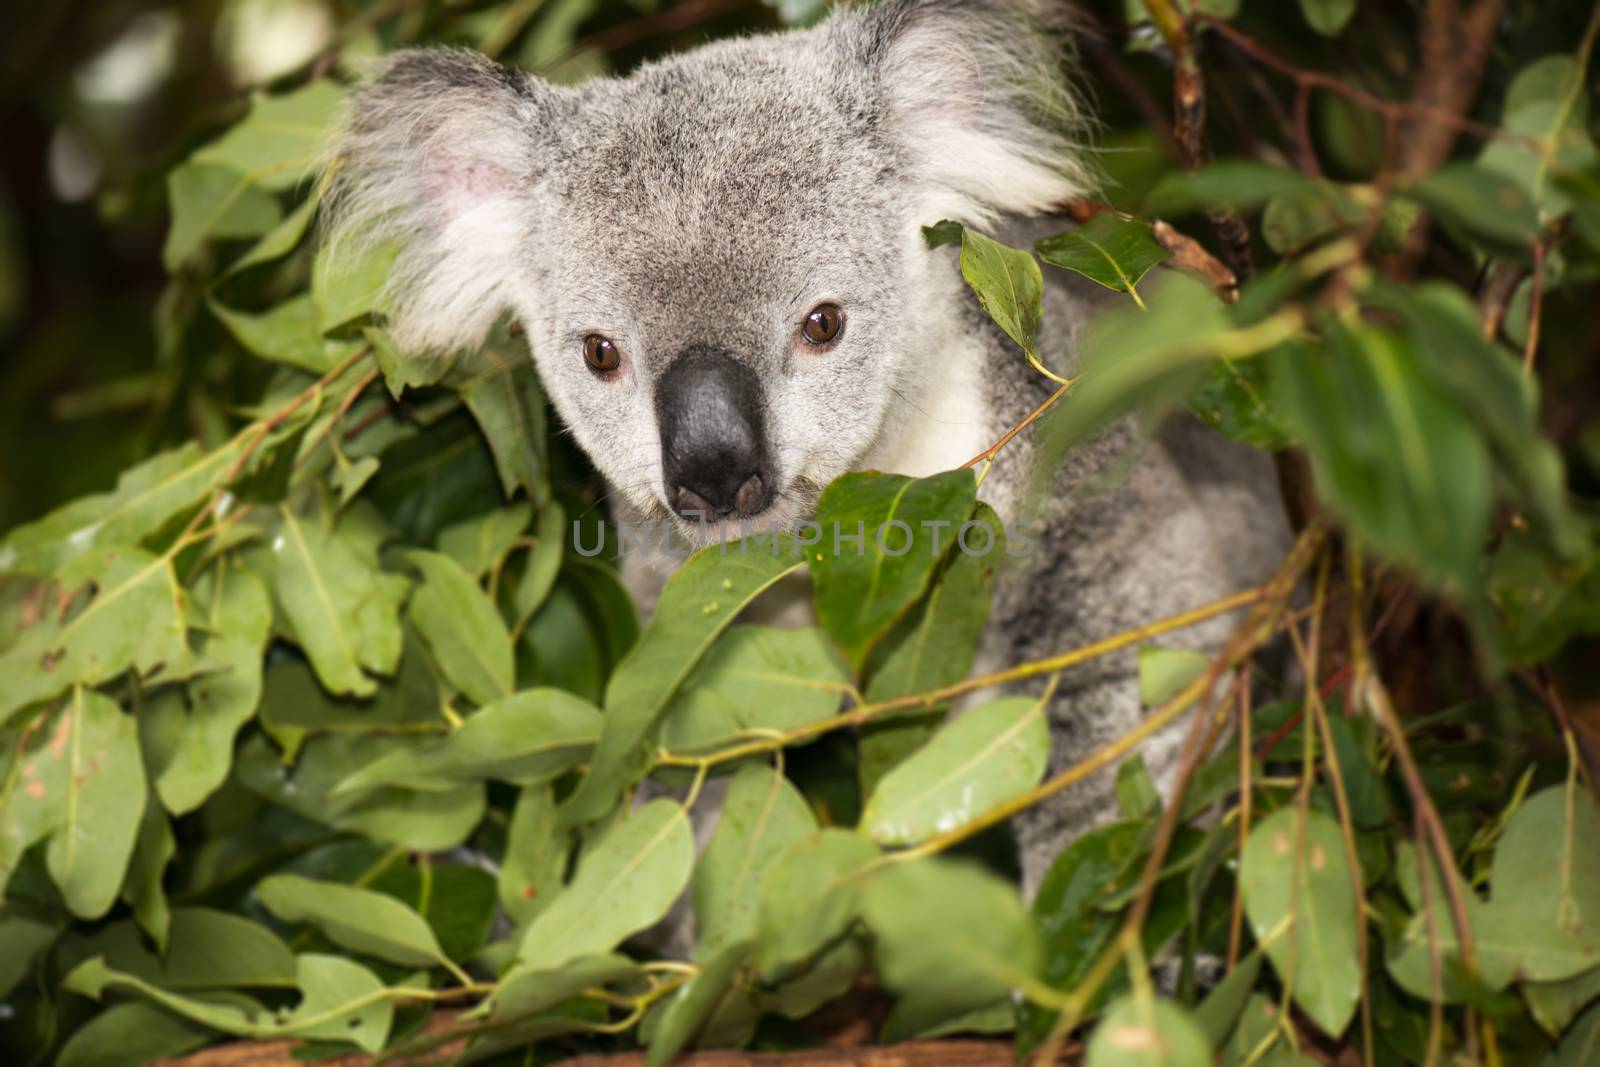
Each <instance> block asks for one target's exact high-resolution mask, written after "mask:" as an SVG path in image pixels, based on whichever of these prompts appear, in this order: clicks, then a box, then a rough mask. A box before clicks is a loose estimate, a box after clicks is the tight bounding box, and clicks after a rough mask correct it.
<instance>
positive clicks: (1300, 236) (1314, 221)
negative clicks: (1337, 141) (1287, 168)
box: [1261, 184, 1367, 256]
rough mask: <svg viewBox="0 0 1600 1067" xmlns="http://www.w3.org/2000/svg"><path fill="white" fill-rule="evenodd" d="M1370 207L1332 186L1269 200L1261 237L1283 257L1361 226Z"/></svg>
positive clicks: (1320, 186)
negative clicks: (1323, 239) (1335, 234)
mask: <svg viewBox="0 0 1600 1067" xmlns="http://www.w3.org/2000/svg"><path fill="white" fill-rule="evenodd" d="M1366 217H1367V208H1365V207H1364V206H1363V205H1361V204H1360V203H1358V202H1357V201H1356V200H1355V198H1354V197H1352V196H1349V195H1347V194H1346V193H1345V192H1344V190H1343V189H1342V188H1340V187H1338V186H1335V185H1332V184H1321V185H1317V186H1315V187H1312V188H1309V189H1303V190H1299V191H1297V192H1292V193H1280V194H1279V195H1277V196H1275V197H1273V198H1272V199H1271V200H1269V201H1267V206H1266V210H1264V211H1263V212H1262V213H1261V236H1262V238H1263V239H1264V240H1265V241H1266V242H1267V245H1268V247H1270V248H1271V249H1272V250H1273V251H1274V252H1276V253H1278V254H1279V255H1280V256H1288V255H1293V254H1294V253H1296V252H1298V251H1300V250H1301V249H1302V248H1305V247H1306V246H1307V245H1309V244H1311V243H1312V242H1313V241H1317V240H1320V239H1321V238H1323V237H1326V236H1327V235H1328V234H1331V233H1335V232H1337V231H1339V230H1346V229H1349V228H1351V227H1354V226H1357V225H1359V224H1360V223H1361V222H1362V221H1363V220H1365V219H1366Z"/></svg>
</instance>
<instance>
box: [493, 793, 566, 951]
mask: <svg viewBox="0 0 1600 1067" xmlns="http://www.w3.org/2000/svg"><path fill="white" fill-rule="evenodd" d="M571 851H572V839H571V836H570V835H569V834H567V833H566V832H564V831H562V830H558V829H557V828H556V801H555V795H554V792H553V790H552V788H551V787H550V786H549V785H532V786H527V787H525V788H524V789H523V790H522V792H520V793H519V794H517V804H516V807H515V808H513V809H512V811H511V826H510V828H509V829H508V830H507V831H506V849H505V854H504V856H502V857H501V860H500V878H499V896H500V906H501V907H502V908H504V909H505V911H506V914H507V915H510V916H511V918H512V919H513V920H514V921H515V922H516V923H517V924H518V925H519V926H524V925H526V924H527V923H528V922H530V921H531V920H532V919H533V917H534V916H535V915H538V914H539V913H540V912H541V911H543V910H544V909H545V907H546V906H547V905H548V904H549V903H550V902H551V901H552V900H554V899H555V897H556V894H557V893H558V892H559V891H560V889H561V880H562V877H563V876H564V875H565V874H566V872H567V857H568V855H569V854H570V853H571Z"/></svg>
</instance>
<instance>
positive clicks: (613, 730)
mask: <svg viewBox="0 0 1600 1067" xmlns="http://www.w3.org/2000/svg"><path fill="white" fill-rule="evenodd" d="M799 566H800V560H798V559H797V558H796V556H795V552H794V549H793V548H792V542H791V539H790V538H789V537H788V535H786V534H776V535H772V537H771V538H770V540H769V541H768V543H762V542H761V541H760V540H758V539H755V538H747V539H745V540H743V541H734V542H726V541H725V542H723V543H722V544H720V545H715V546H712V547H710V548H706V549H702V550H701V551H699V552H697V553H696V554H695V555H694V556H692V557H690V559H689V561H688V562H687V563H685V564H684V565H683V566H682V567H681V568H679V570H678V572H677V573H676V574H674V575H673V576H672V578H671V579H670V580H669V581H668V582H667V585H666V588H665V589H663V590H662V592H661V597H660V599H659V600H658V601H657V602H656V609H655V615H654V617H653V618H652V619H651V620H650V625H649V626H648V627H646V628H645V631H644V633H642V634H641V635H640V636H639V642H638V644H636V645H634V646H633V649H632V651H630V652H629V653H628V654H627V656H626V657H624V658H623V660H622V662H621V663H619V664H617V667H616V670H615V671H613V672H612V675H611V681H610V683H609V684H608V685H607V687H606V699H605V711H606V717H605V728H604V731H603V732H602V733H601V735H600V744H599V746H598V747H597V748H596V750H595V754H594V759H593V760H592V761H591V764H590V767H589V773H588V774H587V775H585V776H584V778H583V781H582V782H580V783H579V785H578V788H577V790H576V791H575V792H574V793H573V794H572V796H571V797H570V798H569V799H568V800H567V802H566V804H565V805H564V806H563V808H562V823H563V824H564V825H567V826H575V825H578V824H580V823H584V822H589V821H592V820H594V819H597V818H599V817H600V816H602V815H604V814H605V813H606V812H607V811H608V810H610V808H611V807H612V805H613V804H614V803H615V802H616V800H617V798H618V797H619V796H621V794H622V790H623V789H625V788H627V787H628V786H629V785H631V784H632V783H633V782H635V781H638V780H639V778H641V777H643V775H644V773H645V771H646V770H647V769H648V762H647V761H648V759H649V758H650V755H651V754H650V753H649V752H648V751H646V748H645V744H646V741H647V739H648V738H649V737H650V735H651V732H652V731H653V730H654V729H655V726H656V723H657V720H658V719H659V718H660V716H661V714H662V713H663V712H664V711H665V710H666V708H667V704H668V702H669V701H670V700H671V698H672V696H673V694H674V693H675V692H676V691H677V689H678V687H679V686H680V685H681V684H682V683H683V680H684V679H685V678H686V677H687V676H688V674H689V672H690V671H691V670H692V669H693V668H694V665H695V664H696V663H698V662H699V660H700V657H701V656H703V655H705V653H706V650H707V649H709V648H710V646H711V643H712V642H713V641H714V640H715V639H716V637H717V635H718V634H720V633H721V632H722V631H723V630H724V629H726V628H727V626H728V624H729V623H730V622H732V621H733V619H734V617H735V616H736V615H738V614H739V612H741V611H743V610H744V608H745V606H746V605H747V604H749V603H750V601H752V600H754V599H755V598H756V597H758V596H760V595H761V593H762V592H763V591H765V590H766V589H768V588H770V587H771V586H772V585H773V584H775V583H776V582H777V581H778V580H779V579H781V578H783V577H784V576H785V575H786V574H789V573H791V572H792V571H794V570H796V569H798V568H799Z"/></svg>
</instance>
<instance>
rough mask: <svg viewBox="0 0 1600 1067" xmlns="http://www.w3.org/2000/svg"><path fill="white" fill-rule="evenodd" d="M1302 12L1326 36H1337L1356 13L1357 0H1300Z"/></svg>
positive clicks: (1310, 23) (1309, 22) (1315, 28)
mask: <svg viewBox="0 0 1600 1067" xmlns="http://www.w3.org/2000/svg"><path fill="white" fill-rule="evenodd" d="M1300 13H1301V14H1302V15H1304V16H1305V17H1306V22H1307V23H1308V24H1309V25H1310V26H1311V28H1312V29H1314V30H1316V31H1317V32H1318V33H1320V34H1322V36H1324V37H1337V36H1339V33H1340V31H1342V30H1343V29H1344V27H1345V23H1347V22H1349V21H1350V16H1351V15H1354V14H1355V13H1356V0H1300Z"/></svg>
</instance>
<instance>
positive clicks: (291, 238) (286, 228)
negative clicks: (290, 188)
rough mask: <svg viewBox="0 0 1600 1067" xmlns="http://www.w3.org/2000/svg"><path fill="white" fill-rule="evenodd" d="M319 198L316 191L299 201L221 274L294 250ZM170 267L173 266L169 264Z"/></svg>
mask: <svg viewBox="0 0 1600 1067" xmlns="http://www.w3.org/2000/svg"><path fill="white" fill-rule="evenodd" d="M319 202H320V201H319V198H318V197H316V196H315V195H312V196H308V197H306V198H305V199H304V200H302V201H300V204H299V206H297V207H296V208H295V209H294V210H293V211H291V212H289V214H287V215H285V216H284V217H283V221H281V222H279V223H278V224H277V225H276V226H274V227H273V228H272V229H271V230H270V231H269V232H268V233H267V234H266V235H265V236H263V237H262V238H261V240H259V241H257V242H256V243H255V245H254V246H253V247H252V248H251V249H250V251H248V252H246V253H245V254H244V255H242V256H240V257H239V258H238V259H236V260H234V262H233V263H232V264H231V265H230V266H229V267H228V270H227V273H226V274H225V275H224V277H227V276H230V275H234V274H238V273H239V272H240V271H243V270H248V269H249V268H251V267H258V266H260V265H261V264H263V263H271V262H272V261H273V260H276V259H282V258H283V257H284V256H286V255H288V254H289V253H290V252H292V251H294V248H295V246H296V245H298V244H299V243H300V239H301V238H302V237H304V236H305V233H306V230H307V229H308V228H310V226H311V217H312V216H313V215H315V214H316V213H317V205H318V203H319ZM167 269H168V270H169V271H170V270H171V269H172V267H171V266H170V265H168V267H167Z"/></svg>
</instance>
